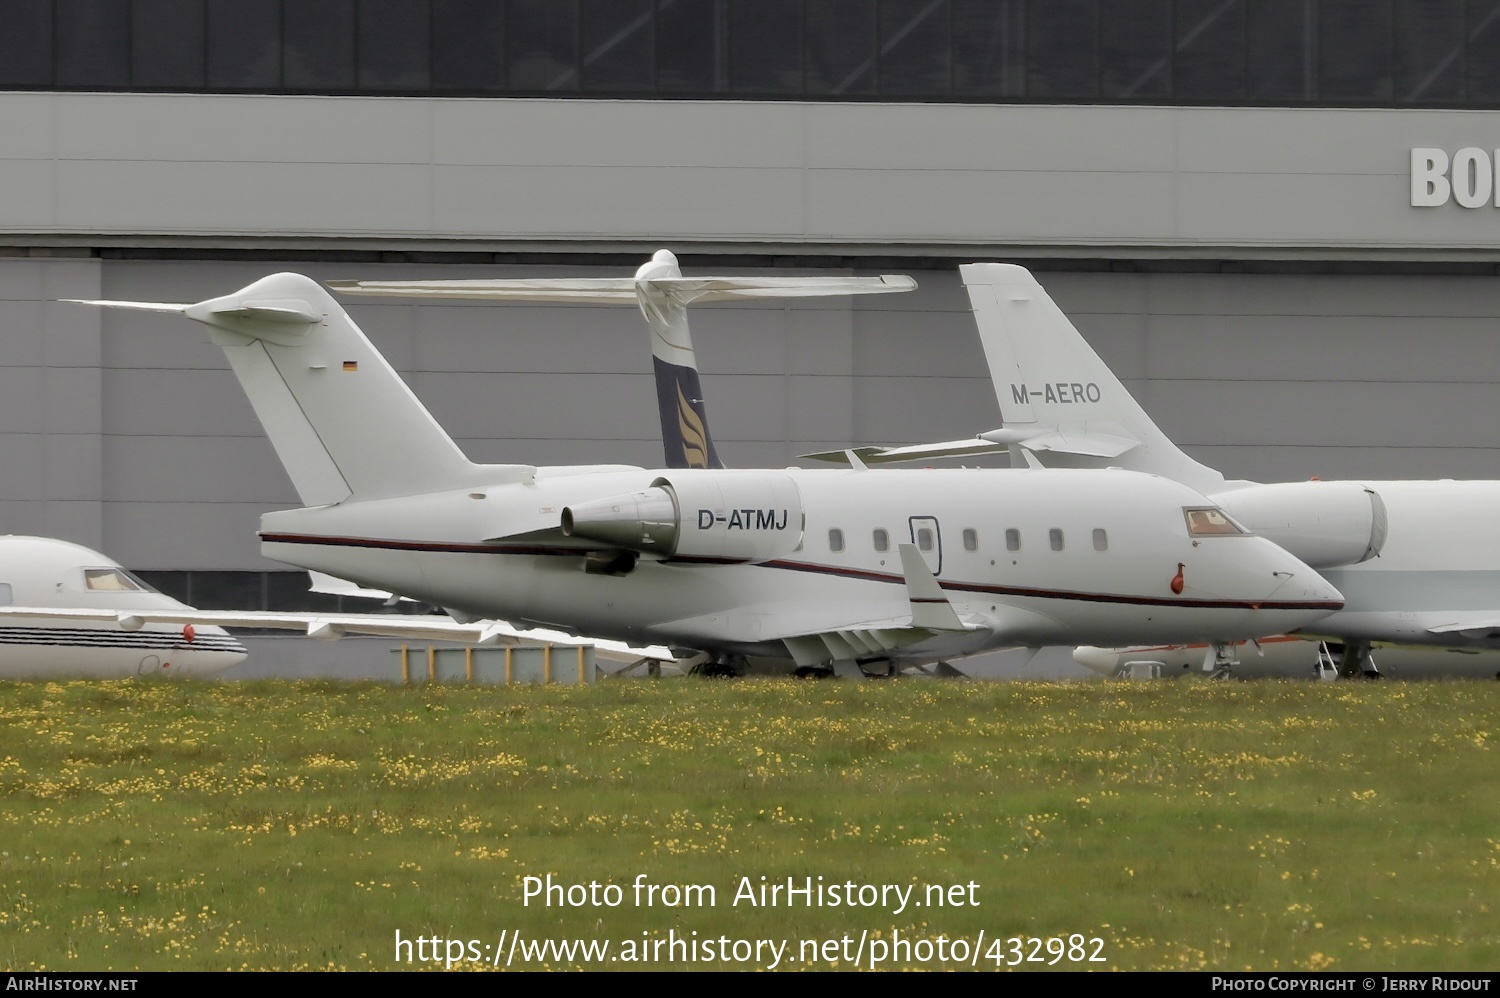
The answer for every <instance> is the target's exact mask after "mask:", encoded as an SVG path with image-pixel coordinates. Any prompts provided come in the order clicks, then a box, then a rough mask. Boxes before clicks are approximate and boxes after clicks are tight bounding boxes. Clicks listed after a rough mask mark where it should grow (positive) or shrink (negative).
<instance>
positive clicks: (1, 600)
mask: <svg viewBox="0 0 1500 998" xmlns="http://www.w3.org/2000/svg"><path fill="white" fill-rule="evenodd" d="M14 602H15V599H14V597H12V596H11V592H10V583H9V582H0V606H10V605H11V604H12V603H14Z"/></svg>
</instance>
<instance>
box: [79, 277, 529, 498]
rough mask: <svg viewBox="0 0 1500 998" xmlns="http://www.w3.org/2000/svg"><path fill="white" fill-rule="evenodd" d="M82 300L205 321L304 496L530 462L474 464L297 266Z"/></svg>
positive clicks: (439, 484) (450, 477)
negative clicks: (201, 294) (167, 295)
mask: <svg viewBox="0 0 1500 998" xmlns="http://www.w3.org/2000/svg"><path fill="white" fill-rule="evenodd" d="M70 300H76V299H70ZM81 303H82V304H86V305H99V306H104V307H110V308H129V309H144V310H147V311H156V312H175V313H178V314H181V315H184V316H186V317H187V318H189V319H193V320H194V321H196V322H200V323H202V324H203V325H205V326H208V327H209V330H210V337H211V339H212V340H213V341H214V342H215V343H217V344H218V345H219V346H220V347H221V348H223V350H224V354H225V356H226V357H228V359H229V364H230V367H231V368H232V369H233V370H234V373H235V376H236V377H237V378H238V379H239V381H240V384H241V385H242V386H243V387H244V389H245V394H246V395H248V396H249V398H250V403H251V405H252V406H253V407H254V409H255V414H256V416H257V417H258V418H259V419H260V421H261V424H262V426H264V427H265V430H266V435H267V436H269V437H270V438H271V443H272V445H273V446H274V447H275V448H276V453H277V456H278V457H279V458H280V459H281V462H282V464H283V465H284V466H285V468H286V470H287V474H288V475H289V476H290V477H291V479H292V484H293V485H295V486H296V489H297V494H298V495H299V496H300V497H301V499H302V502H303V503H304V504H305V505H308V506H321V505H327V504H330V503H337V502H341V501H343V500H344V499H347V498H350V497H354V498H359V499H380V498H388V497H393V496H402V495H411V494H415V493H418V492H427V491H432V490H435V489H443V488H460V487H463V486H464V485H469V484H476V483H478V482H479V481H481V480H483V481H488V482H493V481H495V480H496V479H497V478H503V477H508V476H509V475H513V476H514V477H517V478H520V477H524V476H525V475H526V474H529V473H531V471H532V470H533V469H531V468H530V467H529V466H524V465H501V466H494V465H490V466H484V465H475V464H472V463H470V461H469V460H468V458H467V457H465V456H464V454H463V452H462V451H460V450H459V448H458V445H457V444H455V443H454V442H453V440H452V438H451V437H449V436H448V434H447V433H446V432H445V431H444V430H443V428H442V427H441V426H439V425H438V423H437V421H436V420H435V419H433V418H432V415H431V414H430V413H429V412H428V411H427V409H426V407H424V406H423V405H422V403H421V402H420V401H418V399H417V397H416V396H415V395H413V394H412V392H411V389H410V388H408V387H407V386H406V383H405V382H403V381H402V380H401V377H400V376H399V375H398V374H397V373H396V372H395V371H394V370H393V369H392V368H391V366H390V365H389V364H388V363H386V360H385V358H384V357H382V356H381V355H380V352H379V351H378V350H376V349H375V347H374V345H373V344H371V343H370V341H369V340H368V339H367V338H366V337H365V334H364V333H363V332H361V331H360V329H359V327H358V326H356V325H355V324H354V321H353V320H352V319H351V318H350V317H349V315H348V313H346V312H345V311H344V309H343V308H342V307H341V306H340V305H339V303H338V302H337V301H335V300H334V299H333V296H332V295H330V294H329V293H328V292H327V291H326V290H324V289H323V287H322V286H320V285H319V284H318V283H317V282H316V281H313V280H311V279H310V278H307V277H303V276H302V275H300V274H273V275H271V276H270V277H265V278H262V279H261V280H259V281H256V282H255V283H254V284H251V285H250V286H249V287H246V288H244V289H242V290H240V291H237V292H235V293H234V294H230V295H225V296H223V297H221V298H213V299H210V300H208V301H202V302H198V303H197V304H194V305H170V304H163V303H154V302H120V301H84V302H81Z"/></svg>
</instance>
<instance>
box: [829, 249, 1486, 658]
mask: <svg viewBox="0 0 1500 998" xmlns="http://www.w3.org/2000/svg"><path fill="white" fill-rule="evenodd" d="M959 270H960V273H961V274H962V276H963V281H964V284H965V286H966V287H967V289H968V292H969V300H970V304H971V305H972V307H973V310H974V317H975V320H976V322H977V324H978V327H979V334H980V339H981V341H982V343H983V346H984V351H985V356H986V359H987V360H988V362H989V367H990V375H991V378H992V379H993V381H994V385H995V392H996V396H997V399H998V401H999V403H1000V412H1001V418H1002V421H1003V423H1004V426H1003V428H1001V429H997V430H992V431H990V432H988V433H982V434H980V435H979V437H978V438H977V439H970V440H965V441H951V442H948V443H943V444H936V445H917V446H914V447H901V448H889V449H882V448H873V449H871V450H869V451H857V452H856V453H857V454H859V455H860V456H861V458H862V459H863V460H864V461H866V462H867V463H868V462H879V461H886V460H912V459H917V458H932V457H937V456H942V455H943V454H945V453H952V454H960V453H979V452H982V451H984V450H985V449H986V448H985V445H989V449H1009V450H1010V451H1011V453H1012V455H1013V460H1015V459H1016V457H1019V458H1020V459H1022V460H1025V461H1028V462H1033V463H1036V464H1039V465H1045V466H1047V467H1073V468H1089V467H1094V468H1099V467H1105V466H1111V467H1118V468H1125V469H1130V470H1134V471H1141V472H1148V473H1151V474H1157V475H1161V476H1164V477H1167V478H1171V479H1173V480H1175V481H1179V482H1182V483H1184V484H1187V485H1189V486H1191V487H1193V488H1195V489H1198V490H1199V491H1201V492H1203V493H1205V494H1206V495H1208V496H1209V497H1210V498H1211V499H1212V501H1213V502H1214V504H1215V505H1216V506H1218V507H1220V508H1222V509H1223V510H1224V511H1226V512H1227V513H1229V517H1228V518H1226V519H1224V520H1223V522H1222V525H1221V526H1222V529H1224V530H1226V531H1237V530H1239V529H1241V527H1243V528H1245V529H1248V530H1250V531H1251V532H1253V533H1255V534H1258V535H1260V536H1262V537H1266V538H1268V539H1270V540H1272V541H1274V542H1276V543H1277V544H1279V545H1281V546H1282V547H1284V548H1285V549H1286V550H1288V551H1289V552H1291V553H1293V554H1295V555H1296V556H1298V557H1299V558H1301V559H1302V560H1303V561H1305V562H1307V563H1308V564H1309V565H1311V566H1314V567H1315V568H1317V569H1318V571H1320V572H1322V573H1323V574H1324V576H1325V577H1326V578H1328V579H1329V580H1330V581H1331V582H1333V583H1334V584H1335V585H1336V586H1337V587H1338V589H1339V590H1340V591H1341V592H1342V593H1343V594H1344V597H1345V601H1346V602H1345V607H1344V609H1343V610H1342V611H1340V612H1338V613H1336V614H1333V615H1331V616H1329V617H1326V618H1324V619H1323V620H1322V621H1319V622H1317V623H1315V624H1309V625H1307V626H1305V627H1304V628H1303V629H1302V631H1303V633H1304V634H1308V635H1313V636H1318V637H1323V638H1327V639H1329V640H1330V641H1335V642H1338V643H1340V644H1341V645H1342V649H1343V650H1342V653H1341V654H1340V655H1339V656H1338V658H1339V668H1340V671H1341V672H1343V673H1344V674H1346V675H1349V674H1357V673H1361V672H1363V673H1366V674H1375V673H1377V670H1376V669H1375V667H1374V664H1373V660H1372V658H1371V653H1370V648H1371V644H1372V642H1387V643H1391V644H1399V645H1426V646H1432V647H1440V648H1446V647H1456V648H1471V649H1473V648H1500V518H1497V517H1496V516H1495V515H1494V510H1495V509H1497V508H1500V482H1495V481H1415V482H1410V481H1330V482H1323V481H1309V482H1286V483H1277V484H1258V483H1255V482H1245V481H1231V480H1226V479H1225V478H1224V476H1223V475H1221V474H1220V473H1219V472H1217V471H1215V470H1213V469H1212V468H1208V467H1205V466H1204V465H1202V464H1200V463H1198V462H1197V461H1194V460H1193V459H1192V458H1190V457H1188V456H1187V455H1186V454H1184V453H1183V452H1182V451H1181V450H1180V449H1178V448H1177V446H1176V445H1175V444H1173V443H1172V441H1171V440H1169V439H1167V437H1166V435H1165V434H1163V433H1162V432H1161V430H1160V429H1158V428H1157V426H1156V424H1155V423H1154V422H1152V420H1151V418H1150V417H1149V416H1147V415H1146V413H1145V411H1144V410H1142V409H1141V407H1140V405H1139V404H1137V403H1136V401H1135V399H1134V398H1132V397H1131V395H1130V393H1129V392H1128V391H1126V389H1125V387H1124V385H1122V384H1121V383H1120V381H1119V379H1118V378H1116V377H1115V376H1114V374H1113V373H1112V372H1111V371H1110V370H1109V368H1108V367H1107V366H1106V365H1105V364H1104V362H1103V361H1102V360H1101V359H1100V358H1099V356H1098V354H1096V353H1095V352H1094V350H1093V348H1091V347H1090V346H1089V345H1088V343H1087V342H1086V341H1085V340H1084V338H1083V337H1082V335H1080V334H1079V332H1078V330H1077V329H1076V328H1075V327H1074V325H1073V323H1072V322H1070V321H1069V320H1068V318H1067V316H1066V315H1064V314H1063V312H1062V311H1061V310H1060V309H1059V308H1058V307H1057V305H1056V304H1055V303H1054V302H1053V301H1052V299H1051V297H1049V296H1048V294H1047V293H1046V291H1044V290H1043V289H1042V287H1041V285H1040V284H1038V283H1037V281H1036V279H1035V278H1034V277H1032V275H1031V274H1030V273H1029V272H1028V271H1026V270H1025V269H1024V268H1022V267H1017V266H1013V265H1008V264H993V263H990V264H970V265H966V266H963V267H960V268H959ZM820 456H822V457H824V458H833V459H837V455H820ZM1120 643H1122V642H1120V641H1118V640H1117V641H1115V642H1111V644H1120ZM1231 660H1232V656H1231ZM1214 667H1215V666H1214V663H1212V662H1208V661H1206V662H1205V668H1207V669H1209V670H1210V671H1212V670H1213V668H1214ZM1478 668H1480V669H1484V668H1487V666H1479V667H1478Z"/></svg>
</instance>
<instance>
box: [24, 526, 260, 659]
mask: <svg viewBox="0 0 1500 998" xmlns="http://www.w3.org/2000/svg"><path fill="white" fill-rule="evenodd" d="M56 611H80V612H82V613H93V612H97V611H103V613H102V614H101V615H100V618H99V619H81V618H80V617H75V616H72V615H71V614H65V615H64V616H63V617H62V618H59V617H56V616H53V614H54V613H55V612H56ZM191 611H192V608H191V607H189V606H186V605H185V604H182V603H179V602H177V601H176V600H174V599H172V598H171V597H170V596H164V595H163V594H161V593H159V592H157V591H156V590H154V589H152V588H151V587H150V586H148V585H146V584H145V583H144V582H142V581H141V580H140V579H137V578H136V577H135V576H133V575H131V574H130V573H129V572H127V571H126V570H125V569H123V568H121V567H120V566H119V565H118V564H116V563H115V562H113V561H110V560H109V559H108V558H106V557H104V556H103V555H102V554H100V553H98V552H97V551H90V550H89V549H88V548H86V547H81V546H80V545H77V544H70V543H68V542H67V541H60V540H54V539H52V538H49V537H14V536H5V537H0V678H4V679H119V678H124V677H127V676H156V675H161V676H203V675H209V674H211V673H215V672H221V671H223V670H224V669H227V668H229V667H230V666H232V665H237V664H238V663H240V662H243V661H244V660H245V648H244V646H243V645H241V644H240V643H239V642H238V641H236V640H235V639H234V638H232V637H230V636H229V635H228V634H226V633H224V630H223V629H222V628H220V627H216V626H214V625H212V624H204V623H193V624H186V625H184V623H183V622H178V621H177V619H176V618H177V615H179V614H183V613H188V612H191ZM157 613H166V614H169V615H172V617H173V621H174V622H173V623H148V622H147V617H149V616H152V615H154V614H157Z"/></svg>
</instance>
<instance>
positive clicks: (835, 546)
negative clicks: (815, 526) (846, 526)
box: [828, 527, 844, 551]
mask: <svg viewBox="0 0 1500 998" xmlns="http://www.w3.org/2000/svg"><path fill="white" fill-rule="evenodd" d="M828 550H830V551H842V550H844V532H843V531H842V530H840V529H839V528H838V527H834V528H833V529H832V530H830V531H828Z"/></svg>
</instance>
